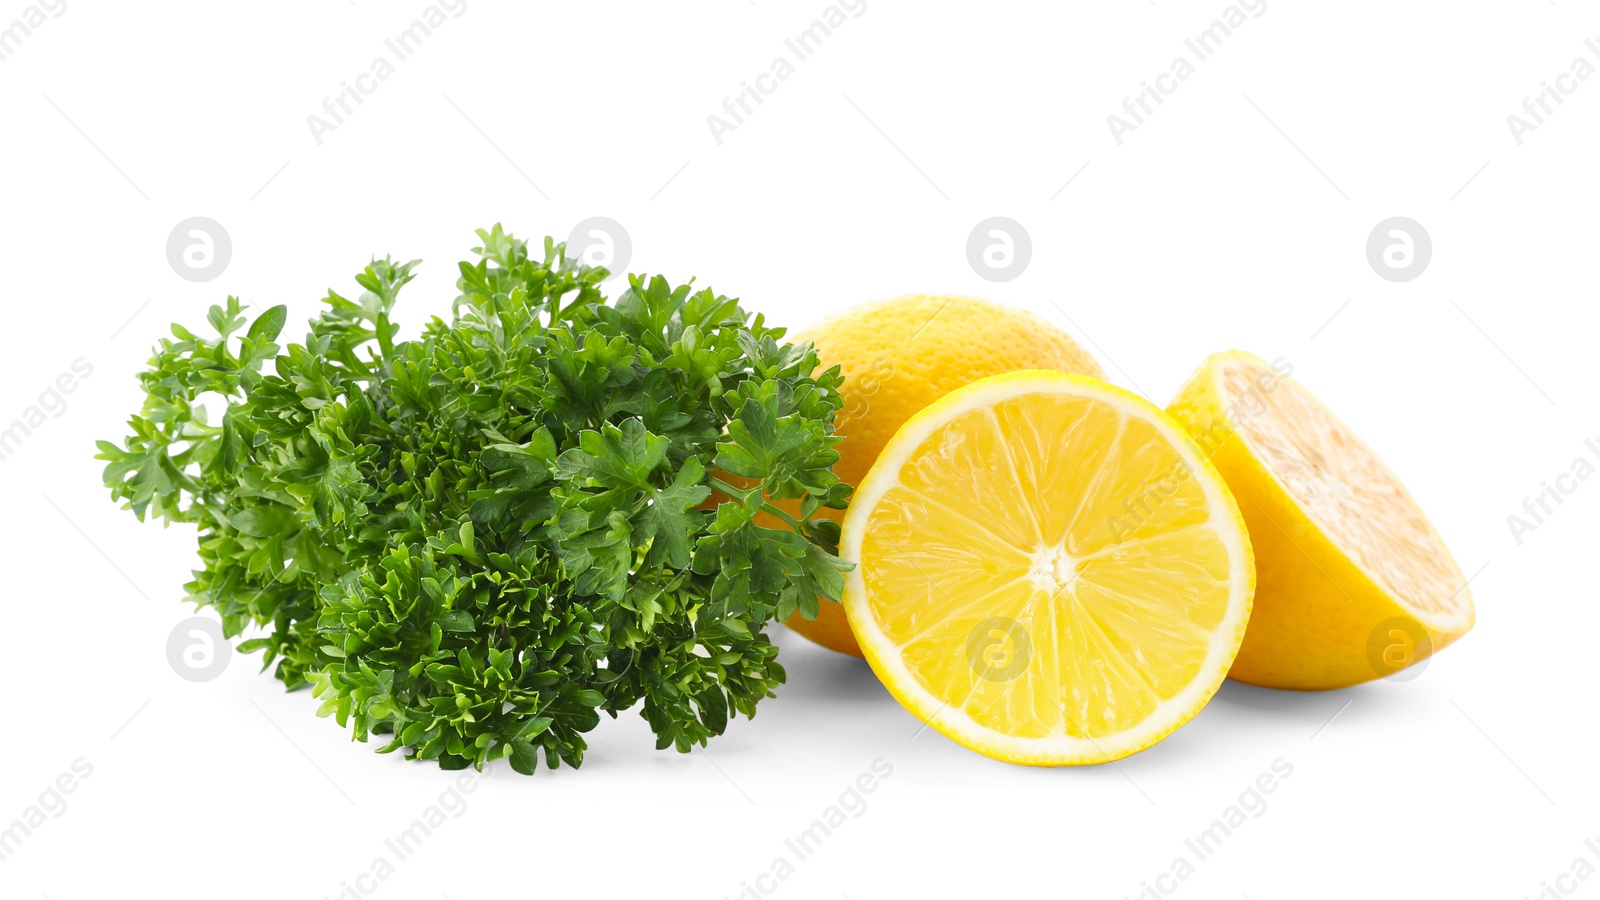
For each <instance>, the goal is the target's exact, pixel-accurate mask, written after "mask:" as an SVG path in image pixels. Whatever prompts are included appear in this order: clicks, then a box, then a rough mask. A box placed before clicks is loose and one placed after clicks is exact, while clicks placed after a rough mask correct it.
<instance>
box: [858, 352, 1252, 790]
mask: <svg viewBox="0 0 1600 900" xmlns="http://www.w3.org/2000/svg"><path fill="white" fill-rule="evenodd" d="M840 555H841V556H843V557H844V558H846V559H849V560H852V561H854V562H855V563H857V565H856V568H855V569H854V570H853V571H852V572H850V573H849V574H848V575H847V576H846V580H845V589H844V608H845V612H846V613H847V614H848V616H849V619H850V624H851V625H852V626H853V627H854V629H855V635H856V638H857V639H858V641H859V642H860V645H861V649H862V650H863V651H864V652H865V654H866V658H867V661H868V662H869V663H870V664H871V665H872V668H873V670H874V671H875V672H877V674H878V677H879V678H880V679H882V681H883V683H884V685H886V686H887V687H888V689H889V691H890V693H892V694H893V695H894V696H895V697H896V698H897V699H898V700H899V701H900V703H901V704H902V705H903V706H905V707H906V709H908V710H910V711H911V712H912V713H913V714H914V715H916V716H917V717H918V718H920V719H922V720H923V721H925V722H927V723H928V724H929V725H931V726H932V727H933V728H935V729H937V730H938V731H939V732H941V733H942V734H944V735H946V736H947V737H949V738H951V739H952V740H954V741H956V742H957V743H960V744H962V745H963V746H966V747H969V748H971V749H973V750H976V751H978V752H979V753H982V754H984V755H985V756H990V757H993V758H995V759H1000V760H1005V761H1007V762H1016V763H1026V764H1030V765H1080V764H1085V763H1098V762H1106V761H1108V760H1114V759H1120V758H1121V757H1124V756H1127V755H1128V754H1130V753H1135V752H1137V751H1139V750H1142V749H1144V748H1146V747H1149V746H1150V745H1151V744H1154V743H1155V742H1157V741H1159V740H1161V739H1162V738H1164V737H1166V736H1167V735H1168V734H1170V733H1171V732H1172V731H1173V730H1174V729H1176V728H1178V727H1179V726H1180V725H1182V724H1183V723H1185V722H1187V721H1188V720H1189V719H1190V718H1191V717H1193V716H1194V715H1195V713H1197V712H1199V710H1200V709H1201V707H1203V706H1205V704H1206V701H1207V700H1209V699H1210V698H1211V695H1212V694H1213V693H1215V692H1216V690H1217V687H1218V685H1220V684H1221V683H1222V680H1223V678H1224V677H1225V676H1226V674H1227V671H1228V665H1229V664H1230V663H1231V662H1232V661H1233V655H1234V651H1236V650H1237V649H1238V647H1239V641H1240V639H1241V638H1242V637H1243V636H1244V630H1245V623H1246V621H1247V620H1248V619H1249V616H1250V595H1251V591H1252V588H1253V585H1254V570H1253V569H1252V567H1251V563H1250V542H1249V537H1248V536H1247V534H1246V532H1245V526H1244V521H1243V520H1242V519H1241V518H1240V517H1239V510H1238V508H1237V507H1235V506H1234V503H1233V498H1232V497H1231V496H1230V495H1229V493H1228V489H1227V486H1226V485H1225V484H1223V482H1222V479H1221V477H1220V476H1218V475H1217V473H1216V471H1215V470H1213V469H1212V468H1211V466H1210V464H1209V463H1207V462H1206V460H1205V457H1204V455H1202V454H1201V453H1200V450H1199V448H1198V447H1197V446H1196V445H1195V443H1194V441H1193V440H1191V439H1190V438H1189V436H1188V435H1187V434H1186V433H1184V431H1183V428H1182V427H1181V426H1179V425H1178V424H1177V423H1176V422H1174V421H1172V419H1171V418H1169V417H1168V416H1167V414H1166V413H1164V412H1162V411H1161V410H1160V409H1159V408H1158V407H1156V406H1154V405H1152V404H1150V403H1148V402H1147V401H1145V400H1143V399H1141V398H1139V397H1137V396H1135V395H1133V394H1130V393H1128V392H1127V391H1124V390H1122V389H1121V388H1117V387H1113V386H1111V385H1108V384H1105V383H1103V382H1100V381H1096V380H1094V379H1092V378H1085V377H1083V376H1078V375H1066V374H1062V373H1059V372H1039V371H1027V372H1015V373H1011V374H1006V375H996V376H993V377H991V378H986V379H983V380H981V381H978V382H975V383H973V384H971V385H968V386H967V387H964V388H961V389H959V390H956V391H954V392H952V393H950V394H948V395H947V396H945V397H944V398H943V399H941V400H938V401H935V402H934V403H933V404H932V405H931V406H929V407H928V408H926V409H924V410H922V411H921V412H919V413H917V414H916V415H915V416H913V417H912V418H911V420H910V421H908V422H906V424H905V425H904V426H903V427H901V429H900V431H899V432H897V433H896V434H895V436H894V438H893V439H892V440H890V441H889V444H888V446H886V447H885V448H884V450H883V453H882V454H881V455H879V457H878V461H877V463H876V464H875V465H874V466H873V467H872V470H871V472H869V473H868V474H867V476H866V477H865V478H864V479H862V482H861V484H860V486H859V487H858V489H857V491H856V496H855V500H854V501H853V502H852V503H851V505H850V510H849V513H848V514H847V515H846V516H845V520H844V527H843V535H842V538H841V543H840Z"/></svg>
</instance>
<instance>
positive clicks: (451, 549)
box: [99, 225, 850, 773]
mask: <svg viewBox="0 0 1600 900" xmlns="http://www.w3.org/2000/svg"><path fill="white" fill-rule="evenodd" d="M478 236H479V238H480V239H481V240H482V243H483V246H482V247H479V248H475V250H474V252H475V253H476V254H477V256H478V257H479V259H478V260H477V261H476V262H462V263H461V264H460V271H461V277H460V279H459V280H458V282H457V285H458V287H459V289H460V296H459V297H457V298H456V300H455V305H454V314H453V317H452V319H451V321H449V322H445V321H443V320H441V319H438V318H434V319H433V320H432V322H430V323H429V324H428V325H427V327H426V328H425V329H424V330H423V333H422V335H421V337H420V339H418V340H414V341H397V340H396V338H397V332H398V330H399V329H398V327H397V326H396V325H395V324H394V323H393V322H392V321H391V320H390V315H391V313H392V311H393V308H394V304H395V298H396V297H397V295H398V294H399V292H400V289H401V288H402V287H403V286H404V285H405V284H406V283H407V282H408V281H410V280H411V278H412V270H413V268H414V267H415V266H416V265H417V262H416V261H412V262H408V263H405V264H403V265H398V264H395V263H394V262H393V261H391V260H389V259H385V260H382V261H374V262H373V263H372V264H371V265H370V266H368V267H367V268H366V270H365V271H364V272H362V273H361V274H359V275H357V276H356V281H357V282H358V283H359V284H360V286H361V287H362V288H363V289H364V292H363V293H361V294H360V295H359V296H358V297H356V298H355V299H347V298H345V297H343V296H340V295H339V294H337V293H334V292H332V291H330V292H329V293H328V296H327V298H326V300H325V302H326V304H327V309H326V310H325V311H323V312H322V313H321V315H320V316H318V317H317V318H316V319H314V320H313V321H312V322H311V326H310V332H309V333H308V334H307V335H306V337H305V339H304V341H303V342H302V343H300V344H290V345H288V346H287V347H284V346H281V345H279V344H278V343H277V340H278V335H279V332H280V331H282V329H283V327H284V322H285V309H284V307H282V306H275V307H273V308H271V309H268V310H267V311H265V312H263V313H262V314H261V315H259V316H257V317H256V318H255V319H254V320H253V321H250V322H248V324H247V322H246V317H245V315H244V307H243V306H241V305H240V303H239V301H238V300H237V299H236V298H233V297H230V298H228V301H227V305H226V306H213V307H211V310H210V314H209V315H208V316H207V320H208V322H209V324H210V326H211V329H212V331H214V332H215V334H216V336H215V337H202V336H199V335H197V334H195V333H193V332H191V331H189V330H187V329H185V328H183V327H181V326H178V325H174V326H173V328H172V333H173V338H170V339H163V340H162V341H161V343H160V344H159V346H158V347H157V348H156V351H155V355H154V357H153V358H152V359H151V360H150V368H149V369H148V370H147V371H145V372H143V373H141V374H140V376H139V379H140V382H141V383H142V385H143V387H144V390H145V393H146V395H147V396H146V399H145V402H144V407H143V410H142V412H141V413H140V414H138V415H135V416H134V417H133V418H132V419H131V420H130V422H129V425H130V428H131V432H132V433H131V434H130V435H129V436H128V437H127V438H126V439H125V440H124V442H123V446H121V447H119V446H117V445H115V444H112V443H109V442H106V441H101V442H99V447H100V451H101V452H100V454H99V458H100V459H104V460H107V462H108V464H107V466H106V469H105V482H106V484H107V486H109V487H110V488H111V492H112V496H113V498H114V499H117V500H121V501H123V502H124V505H125V507H126V508H130V509H132V510H133V512H134V514H135V515H136V516H138V517H139V519H140V520H143V519H145V518H146V517H147V516H153V517H155V518H159V519H163V520H165V521H166V522H169V523H171V522H184V523H192V524H194V525H196V526H198V538H199V554H200V559H201V561H202V563H203V564H204V568H202V569H200V570H198V571H196V572H195V573H194V575H195V578H194V580H193V581H192V582H190V583H189V584H188V585H187V592H188V597H189V599H190V600H192V601H193V602H194V603H196V604H198V605H199V606H204V607H210V608H212V609H214V610H215V611H216V612H217V613H218V614H219V615H220V616H221V617H222V621H223V626H224V629H225V631H226V632H227V634H229V635H230V636H237V635H240V634H242V633H243V632H244V630H245V629H246V628H248V627H250V626H259V627H260V628H261V629H262V631H263V636H260V637H254V638H252V639H250V640H246V641H243V642H242V643H241V644H240V645H239V650H240V651H241V652H256V651H259V652H261V653H262V654H263V669H265V668H266V667H267V666H269V665H271V664H272V663H274V662H276V664H277V665H276V669H275V672H276V675H277V677H278V678H279V679H281V680H282V681H283V682H284V684H285V685H287V686H288V687H289V688H290V689H294V688H297V687H301V686H304V685H306V684H310V685H311V686H312V689H313V693H314V694H315V696H316V697H318V698H320V699H321V700H322V701H323V702H322V706H321V709H320V710H319V715H324V716H329V715H331V716H333V717H335V718H336V719H337V720H338V722H339V723H340V725H341V726H348V727H350V728H351V729H352V733H353V737H354V738H355V739H356V740H362V741H365V740H366V739H367V737H368V735H372V734H375V735H381V736H384V737H385V738H387V743H386V745H385V746H384V747H382V749H381V751H380V752H388V751H391V750H394V749H396V748H400V747H404V748H406V749H407V751H408V753H407V755H408V758H420V759H431V760H437V761H438V763H439V765H440V766H441V767H444V768H447V769H457V768H464V767H466V766H468V765H472V766H477V767H479V768H481V767H482V766H483V765H484V763H485V762H487V761H489V760H493V759H497V758H500V757H509V758H510V760H511V765H512V766H513V768H515V769H516V770H517V771H519V772H523V773H531V772H532V771H533V770H534V768H535V767H536V765H537V760H538V752H539V751H540V750H541V749H542V750H543V753H544V759H545V763H546V765H548V766H550V767H551V768H554V767H556V766H558V765H560V763H561V762H566V763H567V764H569V765H572V766H577V765H579V764H580V763H581V762H582V759H583V752H584V748H585V746H586V745H585V742H584V739H583V734H584V733H585V732H588V731H589V730H591V729H592V728H594V727H595V726H596V724H597V723H598V722H599V718H600V713H601V712H605V713H608V714H610V715H611V716H612V717H615V716H616V715H617V713H618V712H621V711H624V710H627V709H630V708H632V707H634V706H635V705H640V706H641V709H642V713H643V715H644V718H645V719H646V720H647V721H648V722H649V724H650V727H651V729H652V730H653V731H654V732H655V734H656V737H657V742H656V746H657V747H658V748H666V747H676V748H677V749H678V750H679V751H680V752H687V751H688V750H689V749H690V747H691V746H692V745H695V744H700V745H704V744H705V742H706V740H707V739H708V738H709V737H711V736H713V735H717V734H721V733H722V732H723V730H724V729H725V728H726V727H727V723H728V719H729V717H730V716H734V715H737V714H740V713H742V714H744V715H745V716H752V715H754V714H755V708H756V703H757V702H758V701H759V700H761V699H762V698H764V697H767V696H771V695H772V693H773V689H774V688H775V687H776V686H777V685H778V684H781V683H783V680H784V672H783V668H782V667H781V666H780V665H779V664H778V662H777V659H776V657H777V648H775V647H774V646H773V645H772V643H771V642H770V640H769V639H768V638H767V636H766V635H765V634H764V633H763V629H764V628H765V626H766V623H768V622H769V621H771V620H772V619H774V618H778V619H782V618H785V617H787V616H789V615H790V614H791V613H793V612H795V611H796V610H799V611H800V612H801V614H802V615H807V616H815V615H816V612H817V604H818V596H819V595H821V596H823V597H826V598H829V599H831V600H837V599H838V597H839V592H840V589H841V588H842V586H843V577H842V573H843V572H844V571H847V570H848V569H849V567H850V566H849V564H848V563H845V562H843V561H841V560H840V559H838V557H837V556H836V552H837V544H838V537H839V534H838V525H837V524H836V523H834V522H832V521H829V520H827V519H824V518H814V517H813V514H814V513H816V512H817V510H818V509H820V508H821V507H824V506H826V507H832V508H836V509H837V508H842V507H844V506H845V504H846V501H847V499H848V497H849V487H848V486H847V485H845V484H842V483H841V482H839V480H838V479H837V478H836V477H835V476H834V475H833V474H832V472H831V471H830V467H831V466H832V465H833V463H834V462H835V461H836V460H837V459H838V453H837V452H836V451H835V450H834V449H833V448H834V445H835V444H837V443H838V441H839V438H838V437H837V436H835V435H834V433H833V418H834V414H835V412H836V411H837V410H838V408H839V404H840V400H839V393H838V391H839V386H840V383H841V381H842V376H841V375H840V373H839V370H838V369H837V368H832V369H828V370H825V371H821V372H817V371H816V370H817V367H818V362H817V356H816V353H815V352H814V351H813V350H812V348H811V346H810V345H808V344H802V345H786V344H782V343H779V338H781V337H782V336H783V330H782V329H779V328H773V327H769V326H768V325H767V324H766V323H765V321H764V319H763V318H762V317H761V316H759V315H754V316H753V315H751V314H750V313H748V312H746V311H745V310H744V309H742V308H741V307H740V306H739V304H738V302H737V301H735V300H731V299H728V298H726V297H722V296H718V295H715V294H713V293H712V292H711V291H709V290H701V291H692V290H691V287H690V286H689V285H680V286H676V287H674V286H671V285H669V284H668V283H667V281H666V280H665V279H663V278H661V277H659V276H658V277H654V278H650V279H648V280H647V279H645V278H642V277H639V276H630V277H629V279H628V282H629V287H628V289H627V290H626V291H624V292H623V293H622V294H621V296H619V297H617V298H616V300H615V301H614V302H608V301H607V300H606V299H605V298H604V297H603V296H602V295H601V293H600V285H601V282H602V281H603V280H604V279H605V277H606V275H607V273H606V271H605V270H604V269H599V268H591V267H588V266H584V265H580V264H578V263H576V262H575V261H573V260H570V259H567V258H566V257H565V253H564V251H565V247H564V245H561V244H555V243H553V242H552V241H551V240H550V239H548V238H547V239H546V240H545V243H544V254H543V258H542V259H539V258H537V257H534V256H530V255H529V252H528V247H527V245H526V244H525V243H524V242H523V241H519V240H516V239H515V238H513V237H512V236H511V235H509V234H506V233H504V232H503V231H502V230H501V228H500V226H498V225H496V226H495V227H494V229H493V230H492V231H479V232H478ZM813 373H815V374H813ZM208 396H210V397H213V398H214V397H216V396H220V397H221V398H222V399H224V400H225V401H226V409H225V411H223V412H222V414H221V416H220V419H219V420H218V421H216V422H214V423H213V422H211V421H210V420H208V417H207V414H206V413H207V410H206V406H205V405H204V403H203V402H202V401H203V400H204V399H205V398H207V397H208ZM714 492H715V493H714ZM713 500H717V501H720V502H715V503H713V502H712V501H713ZM776 500H791V501H793V500H799V501H800V503H799V509H800V516H799V518H798V519H797V518H795V517H793V516H791V515H790V514H789V513H786V512H784V510H783V509H780V508H779V507H778V506H777V505H776V504H775V503H774V502H773V501H776ZM784 505H785V506H786V507H788V508H790V509H793V508H794V507H793V505H791V504H784ZM758 512H765V513H767V514H770V515H772V516H775V517H777V518H778V519H780V520H782V521H784V522H786V523H788V524H789V525H790V526H792V527H790V528H781V529H780V528H768V527H762V526H760V525H758V524H756V522H755V521H754V517H755V515H756V513H758Z"/></svg>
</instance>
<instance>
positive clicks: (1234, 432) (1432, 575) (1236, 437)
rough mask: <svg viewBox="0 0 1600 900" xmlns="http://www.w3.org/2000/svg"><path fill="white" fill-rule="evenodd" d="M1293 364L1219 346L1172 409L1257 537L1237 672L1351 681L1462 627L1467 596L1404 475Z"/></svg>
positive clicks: (1430, 649)
mask: <svg viewBox="0 0 1600 900" xmlns="http://www.w3.org/2000/svg"><path fill="white" fill-rule="evenodd" d="M1289 368H1290V367H1288V366H1286V365H1284V364H1282V363H1279V365H1278V366H1277V368H1274V367H1273V366H1272V365H1269V364H1268V363H1266V362H1265V361H1263V360H1261V359H1259V358H1257V357H1255V356H1251V355H1250V354H1248V353H1243V352H1240V351H1232V352H1229V353H1218V354H1216V355H1214V356H1212V357H1210V358H1209V359H1207V360H1206V361H1205V363H1204V364H1203V365H1202V366H1201V367H1200V369H1199V371H1197V372H1195V374H1194V375H1193V376H1192V377H1191V378H1190V379H1189V381H1188V383H1187V384H1185V385H1184V387H1183V388H1182V389H1181V390H1180V391H1179V392H1178V395H1177V397H1176V398H1175V399H1174V400H1173V401H1172V404H1171V405H1170V406H1169V407H1168V411H1169V412H1171V413H1172V415H1173V417H1174V418H1176V419H1177V420H1178V421H1179V422H1182V423H1183V425H1184V427H1185V428H1187V429H1188V430H1189V433H1190V434H1191V435H1193V436H1194V438H1195V440H1196V441H1197V442H1198V443H1199V444H1200V446H1201V448H1202V449H1203V450H1204V451H1205V452H1206V453H1207V454H1208V455H1209V456H1210V459H1211V462H1212V463H1213V464H1214V465H1215V466H1216V468H1217V470H1218V471H1219V472H1221V473H1222V477H1223V478H1224V479H1226V480H1227V482H1228V486H1229V487H1230V488H1231V489H1232V490H1233V494H1234V496H1235V497H1236V498H1237V499H1238V502H1239V507H1240V510H1241V511H1242V512H1243V513H1244V520H1245V523H1246V524H1247V525H1248V526H1249V528H1250V542H1251V544H1252V545H1254V547H1255V555H1256V602H1255V612H1254V614H1253V615H1252V617H1251V619H1250V628H1249V631H1247V632H1246V634H1245V639H1244V644H1243V645H1242V646H1241V647H1240V648H1239V656H1238V658H1237V659H1236V660H1234V663H1233V671H1232V672H1231V673H1230V674H1231V676H1232V677H1233V678H1236V679H1238V680H1239V681H1243V682H1246V683H1248V684H1255V685H1261V686H1263V687H1274V688H1293V689H1297V690H1325V689H1329V688H1340V687H1347V686H1349V685H1352V684H1358V683H1360V682H1363V681H1369V680H1371V679H1374V678H1378V677H1381V676H1385V675H1390V674H1393V673H1394V672H1396V671H1398V670H1400V669H1403V668H1405V667H1406V666H1409V665H1412V664H1414V663H1416V662H1418V661H1420V660H1422V659H1426V658H1427V657H1428V655H1429V654H1431V653H1434V652H1437V651H1438V650H1439V649H1441V648H1442V647H1444V646H1445V645H1447V644H1449V643H1450V642H1452V641H1454V640H1455V639H1457V638H1459V637H1461V635H1463V634H1465V633H1466V632H1467V631H1468V630H1469V629H1470V628H1472V622H1473V608H1472V595H1471V594H1470V593H1468V591H1467V588H1466V580H1465V579H1464V578H1462V575H1461V570H1460V569H1459V568H1458V567H1457V566H1456V563H1455V560H1454V559H1452V558H1451V556H1450V551H1449V550H1447V549H1446V548H1445V545H1444V541H1443V540H1442V539H1441V538H1440V537H1439V533H1438V531H1436V530H1434V527H1433V526H1432V525H1431V524H1429V522H1428V520H1427V518H1426V517H1424V516H1423V514H1422V510H1421V509H1419V508H1418V507H1417V503H1416V501H1415V500H1413V499H1412V498H1411V495H1410V494H1409V493H1407V492H1406V489H1405V487H1404V486H1402V485H1401V484H1400V480H1399V479H1398V478H1396V477H1395V476H1394V473H1393V472H1391V471H1389V469H1388V467H1387V466H1385V465H1384V464H1383V462H1382V460H1380V459H1378V456H1377V454H1375V453H1373V452H1372V450H1371V449H1370V448H1368V447H1367V445H1366V444H1364V443H1362V442H1361V439H1360V438H1358V437H1356V435H1355V434H1354V433H1353V432H1352V431H1351V430H1350V429H1349V428H1348V427H1347V426H1346V425H1345V424H1344V423H1343V422H1341V421H1339V420H1338V419H1337V418H1335V417H1334V415H1333V413H1331V412H1329V411H1328V410H1327V408H1326V407H1324V406H1323V405H1322V404H1321V403H1319V402H1317V399H1316V398H1315V397H1313V396H1311V394H1310V393H1309V392H1308V391H1306V389H1305V388H1303V387H1301V386H1300V385H1299V384H1298V383H1296V382H1295V381H1293V380H1292V379H1290V378H1289V377H1288V374H1289Z"/></svg>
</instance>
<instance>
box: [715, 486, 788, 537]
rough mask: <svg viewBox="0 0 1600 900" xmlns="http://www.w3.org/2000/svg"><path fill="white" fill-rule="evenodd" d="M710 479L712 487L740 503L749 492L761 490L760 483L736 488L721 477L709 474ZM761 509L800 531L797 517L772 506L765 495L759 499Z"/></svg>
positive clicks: (747, 496) (753, 492) (746, 497)
mask: <svg viewBox="0 0 1600 900" xmlns="http://www.w3.org/2000/svg"><path fill="white" fill-rule="evenodd" d="M710 481H711V486H712V487H714V488H716V489H717V490H719V491H721V492H723V493H724V494H727V495H728V496H730V497H738V498H739V502H740V503H744V502H745V501H746V499H748V498H749V496H750V495H751V494H755V493H760V491H761V487H760V485H757V486H756V487H753V488H736V487H734V486H733V485H731V484H729V483H727V482H726V481H723V480H722V479H721V478H718V477H716V476H715V475H713V476H711V479H710ZM761 511H762V512H764V513H766V514H767V515H770V516H772V517H773V518H775V519H781V520H783V521H784V522H787V523H789V527H790V528H793V529H794V530H795V531H800V520H799V519H796V518H795V517H794V516H791V515H789V514H788V513H786V512H784V511H783V510H781V509H779V508H778V507H776V506H773V505H772V504H771V503H769V502H767V500H766V498H765V497H763V498H762V500H761Z"/></svg>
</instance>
